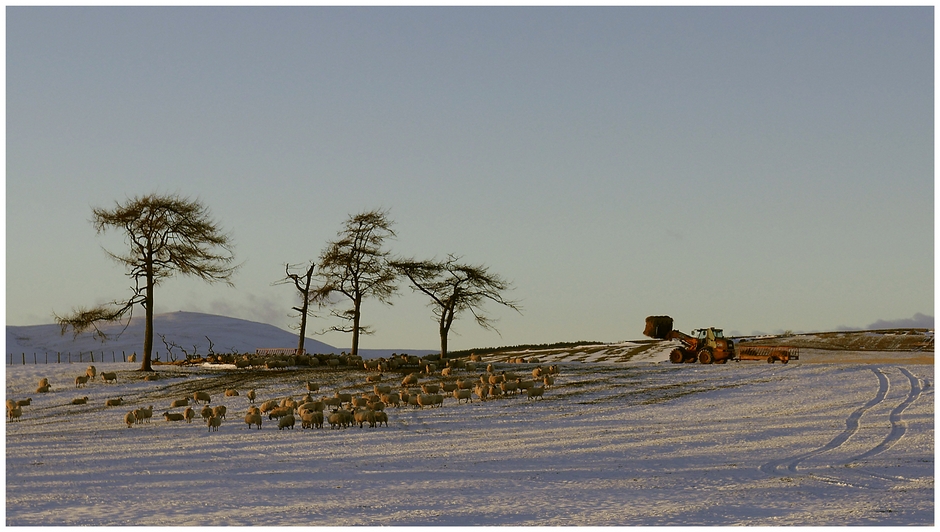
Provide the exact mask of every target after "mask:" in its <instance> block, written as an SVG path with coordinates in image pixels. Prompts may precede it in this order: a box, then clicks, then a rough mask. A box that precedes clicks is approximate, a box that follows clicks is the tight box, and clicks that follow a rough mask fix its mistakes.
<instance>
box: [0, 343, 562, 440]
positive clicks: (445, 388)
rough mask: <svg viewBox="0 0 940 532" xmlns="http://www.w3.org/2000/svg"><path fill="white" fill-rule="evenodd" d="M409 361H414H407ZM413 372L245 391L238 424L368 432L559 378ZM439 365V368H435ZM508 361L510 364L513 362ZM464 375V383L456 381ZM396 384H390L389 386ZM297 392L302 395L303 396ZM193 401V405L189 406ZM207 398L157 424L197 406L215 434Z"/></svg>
mask: <svg viewBox="0 0 940 532" xmlns="http://www.w3.org/2000/svg"><path fill="white" fill-rule="evenodd" d="M401 357H402V361H403V362H414V360H410V359H409V358H408V357H407V355H401ZM412 358H415V357H412ZM418 362H419V363H418V364H417V368H416V369H415V370H413V371H410V372H409V371H408V370H405V375H404V378H403V379H402V380H401V383H400V386H398V385H397V384H395V385H394V387H395V388H396V389H393V384H391V383H389V381H391V379H389V378H387V377H386V376H385V375H384V373H383V371H388V370H389V369H391V366H395V369H398V365H395V364H390V361H389V360H386V359H384V358H383V359H373V360H366V361H363V362H361V366H359V367H362V368H363V369H364V370H366V371H367V372H373V373H372V374H370V375H368V376H367V377H366V382H365V383H364V384H362V386H364V387H365V388H367V389H368V388H369V387H370V386H371V391H363V392H360V393H352V392H342V391H335V392H334V394H333V395H332V396H326V395H323V396H321V397H320V398H319V399H315V398H314V397H313V396H312V395H311V394H315V393H317V392H318V391H319V390H320V386H319V385H318V384H316V383H314V382H305V383H303V388H304V389H305V391H306V393H304V395H303V396H301V397H300V399H299V400H295V399H294V397H293V396H288V397H282V398H280V399H269V400H266V401H258V402H259V403H260V405H259V406H256V405H255V402H256V400H257V395H256V392H255V390H254V389H251V390H248V391H247V392H246V393H245V397H246V398H247V401H248V404H249V406H248V410H247V412H246V414H245V417H244V422H245V424H246V425H248V429H252V428H257V429H259V430H260V429H261V426H262V424H263V422H264V421H265V420H264V418H265V417H267V421H276V422H277V427H278V430H283V429H293V428H294V426H295V425H296V424H297V422H298V420H299V422H300V425H301V428H303V429H308V428H316V429H320V428H323V427H324V425H325V424H329V426H330V428H331V429H340V428H348V427H351V426H354V425H359V427H360V428H362V427H364V426H365V425H368V426H369V427H370V428H375V427H380V426H382V425H384V426H386V427H387V426H388V414H387V413H386V412H385V409H386V408H402V407H412V408H423V407H439V406H442V405H443V404H444V399H445V398H446V397H453V398H454V400H455V401H456V403H457V404H460V403H469V402H472V400H473V397H474V396H475V397H476V398H477V399H478V400H482V401H487V400H491V399H496V398H500V397H513V396H521V395H523V394H524V395H525V396H526V397H527V398H528V399H533V400H535V399H541V398H542V396H543V395H544V393H545V389H546V388H548V387H550V386H552V385H553V384H554V383H555V375H557V373H558V367H557V366H554V365H553V366H549V367H547V368H543V367H542V366H541V365H538V366H536V367H535V368H534V369H533V370H532V371H531V376H529V375H525V376H520V375H518V374H516V373H515V372H513V371H499V370H498V368H496V367H494V366H493V364H489V365H487V367H486V371H485V372H484V373H480V374H478V375H472V374H473V373H474V372H476V367H477V366H476V364H477V362H479V359H477V360H471V361H464V360H461V359H452V360H448V361H447V362H446V363H443V364H440V365H441V366H442V367H441V369H438V364H437V363H435V362H430V361H427V360H424V359H420V360H419V361H418ZM438 362H440V361H438ZM511 362H517V360H512V361H511ZM461 373H463V375H464V376H463V377H461V376H460V374H461ZM96 376H100V378H101V379H102V381H104V382H106V383H107V382H115V381H116V379H117V375H116V374H115V373H113V372H112V373H100V374H99V373H98V372H97V370H96V369H95V367H94V366H89V367H88V369H87V370H86V372H85V374H84V375H80V376H78V377H76V378H75V387H76V388H83V387H85V386H86V385H87V383H88V382H89V381H94V379H95V378H96ZM396 380H397V379H396ZM50 390H51V385H50V384H49V381H48V379H46V378H43V379H41V380H40V381H39V386H38V388H37V393H45V392H48V391H50ZM302 393H303V392H302ZM224 395H225V396H226V397H237V396H239V395H240V394H239V392H238V391H237V390H236V389H226V390H225V392H224ZM30 401H31V398H29V399H25V400H20V401H13V400H12V399H10V400H7V417H8V419H9V420H11V421H14V420H19V419H20V418H21V416H22V413H23V412H22V408H23V406H27V405H29V404H30ZM87 401H88V398H87V397H81V398H76V399H73V400H72V404H86V403H87ZM190 401H191V402H192V405H191V404H190ZM211 402H212V396H211V395H210V394H209V393H208V392H205V391H197V392H195V393H194V394H193V395H192V397H191V398H190V397H185V398H181V399H176V400H173V401H172V402H171V403H170V409H169V410H167V411H165V412H164V413H163V418H164V419H165V420H166V421H168V422H175V421H185V422H187V423H192V421H193V420H194V419H196V416H197V410H196V409H194V408H193V405H195V406H197V407H198V406H199V405H202V407H201V409H199V411H198V416H199V417H200V418H201V419H202V421H203V423H204V424H205V426H207V427H208V430H209V431H210V432H212V431H218V430H219V427H220V426H221V425H222V421H223V420H225V419H226V407H225V406H224V405H216V406H214V407H211V406H210V403H211ZM123 404H124V400H123V398H120V397H119V398H116V399H107V400H106V401H105V406H106V407H113V406H122V405H123ZM153 408H154V407H153V405H150V406H148V407H146V408H144V407H138V408H136V409H133V410H130V411H128V412H127V413H126V414H124V417H123V421H124V423H125V424H126V425H127V427H128V428H130V427H133V426H134V425H138V424H141V423H150V421H151V419H152V417H153ZM177 408H183V409H184V410H183V411H182V412H171V411H170V410H172V409H177Z"/></svg>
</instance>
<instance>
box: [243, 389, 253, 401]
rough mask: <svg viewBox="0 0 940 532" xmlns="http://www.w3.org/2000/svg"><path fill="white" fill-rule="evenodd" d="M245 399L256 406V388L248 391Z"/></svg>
mask: <svg viewBox="0 0 940 532" xmlns="http://www.w3.org/2000/svg"><path fill="white" fill-rule="evenodd" d="M245 397H247V398H248V402H249V403H251V404H254V402H255V390H254V388H252V389H250V390H248V393H246V394H245Z"/></svg>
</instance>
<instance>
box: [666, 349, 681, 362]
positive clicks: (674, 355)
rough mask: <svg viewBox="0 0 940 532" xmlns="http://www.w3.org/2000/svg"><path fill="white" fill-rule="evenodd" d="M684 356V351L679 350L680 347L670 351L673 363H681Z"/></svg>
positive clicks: (670, 358) (670, 359)
mask: <svg viewBox="0 0 940 532" xmlns="http://www.w3.org/2000/svg"><path fill="white" fill-rule="evenodd" d="M682 358H683V357H682V351H679V350H678V349H673V350H672V353H669V361H670V362H672V363H673V364H681V363H682Z"/></svg>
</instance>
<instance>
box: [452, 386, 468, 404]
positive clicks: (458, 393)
mask: <svg viewBox="0 0 940 532" xmlns="http://www.w3.org/2000/svg"><path fill="white" fill-rule="evenodd" d="M454 399H456V400H457V404H460V401H461V400H464V399H465V400H466V401H467V402H468V403H469V402H470V401H471V399H470V390H459V389H458V390H454Z"/></svg>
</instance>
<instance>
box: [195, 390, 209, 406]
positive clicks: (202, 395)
mask: <svg viewBox="0 0 940 532" xmlns="http://www.w3.org/2000/svg"><path fill="white" fill-rule="evenodd" d="M199 401H205V402H206V404H209V403H211V402H212V397H211V396H210V395H209V394H208V392H196V393H194V394H193V402H194V403H196V404H197V405H198V404H199Z"/></svg>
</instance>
